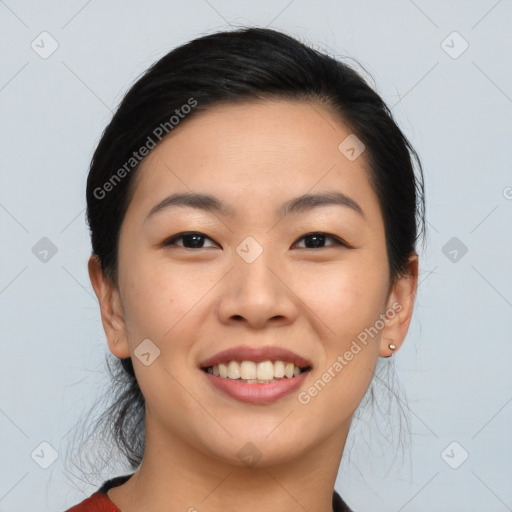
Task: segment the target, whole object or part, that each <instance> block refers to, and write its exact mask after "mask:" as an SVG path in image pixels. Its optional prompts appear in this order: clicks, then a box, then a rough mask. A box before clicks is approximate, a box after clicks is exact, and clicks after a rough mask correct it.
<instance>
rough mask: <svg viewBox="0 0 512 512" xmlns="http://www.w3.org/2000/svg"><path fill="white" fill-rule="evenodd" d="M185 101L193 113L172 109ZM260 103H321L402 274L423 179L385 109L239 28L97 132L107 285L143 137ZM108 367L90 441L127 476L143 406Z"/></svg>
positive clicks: (276, 42) (300, 54) (328, 64)
mask: <svg viewBox="0 0 512 512" xmlns="http://www.w3.org/2000/svg"><path fill="white" fill-rule="evenodd" d="M191 99H193V101H194V102H195V103H194V105H195V106H194V108H190V109H187V110H184V109H182V107H183V106H184V105H191V104H192V102H191ZM266 99H284V100H291V101H306V102H313V101H314V102H321V103H322V104H324V105H325V107H327V108H328V109H329V110H330V111H331V112H333V113H334V114H337V116H338V117H339V119H340V121H341V122H342V123H344V124H345V125H346V126H347V127H348V128H349V129H350V131H351V132H352V133H354V134H355V135H356V136H357V137H358V138H359V139H360V140H361V141H362V142H363V143H364V145H365V147H366V150H365V155H366V158H367V159H368V162H369V167H370V168H369V169H368V172H369V178H370V182H371V184H372V186H373V188H374V190H375V192H376V194H377V196H378V199H379V203H380V207H381V211H382V216H383V220H384V226H385V235H386V248H387V255H388V263H389V276H390V282H393V281H394V280H396V279H397V278H398V277H399V276H400V275H402V274H403V273H404V272H405V271H406V270H407V264H408V258H409V256H410V255H411V254H412V253H413V252H415V251H416V244H417V242H418V240H419V238H420V236H421V235H423V236H424V234H425V204H424V184H423V170H422V166H421V162H420V160H419V158H418V155H417V154H416V152H415V150H414V149H413V147H412V145H411V144H410V143H409V141H408V139H407V138H406V137H405V136H404V134H403V133H402V132H401V130H400V129H399V127H398V126H397V124H396V123H395V121H394V120H393V117H392V114H391V112H390V110H389V109H388V107H387V106H386V105H385V103H384V102H383V100H382V99H381V97H380V96H379V95H378V94H377V93H376V92H375V91H374V90H373V89H372V88H371V87H370V86H369V85H368V84H367V82H366V81H365V80H364V79H363V78H362V76H361V75H360V74H359V73H358V72H357V71H356V70H355V69H353V68H351V67H349V66H348V65H347V64H345V63H343V62H342V61H341V60H338V59H336V58H334V57H331V56H329V55H327V54H324V53H321V52H319V51H317V50H315V49H312V48H310V47H308V46H307V45H305V44H303V43H301V42H299V41H298V40H297V39H295V38H293V37H290V36H288V35H286V34H284V33H282V32H278V31H274V30H270V29H264V28H243V29H237V30H233V31H227V32H219V33H215V34H211V35H207V36H204V37H200V38H197V39H195V40H193V41H191V42H188V43H186V44H184V45H182V46H180V47H178V48H176V49H174V50H172V51H170V52H169V53H168V54H166V55H165V56H164V57H162V58H161V59H160V60H158V61H157V62H156V63H155V64H153V65H152V66H151V67H150V68H149V69H148V70H147V71H146V72H145V73H144V74H143V75H142V76H141V77H140V78H139V79H138V80H137V82H136V83H135V84H134V85H133V86H132V87H131V89H130V90H129V91H128V93H127V94H126V95H125V97H124V99H123V100H122V101H121V103H120V105H119V107H118V109H117V111H116V112H115V114H114V116H113V118H112V120H111V121H110V123H109V124H108V126H107V127H106V128H105V130H104V132H103V135H102V137H101V140H100V142H99V144H98V146H97V148H96V150H95V152H94V155H93V158H92V162H91V167H90V171H89V175H88V180H87V220H88V224H89V227H90V233H91V243H92V252H93V254H95V255H97V256H98V258H99V260H100V261H101V266H102V269H103V272H104V274H105V275H106V276H107V277H108V278H109V279H110V280H111V282H112V283H113V284H114V285H116V286H117V285H118V275H117V256H118V252H117V251H118V240H119V233H120V229H121V224H122V222H123V219H124V216H125V213H126V211H127V208H128V205H129V203H130V201H131V198H132V196H133V192H134V180H135V178H136V175H137V170H138V165H137V164H136V162H134V161H133V155H134V152H136V151H137V150H138V149H139V148H141V147H143V146H145V145H146V146H147V144H148V137H150V138H152V139H153V140H154V139H155V133H160V132H158V131H157V132H155V130H157V128H158V127H159V126H160V127H161V126H169V120H170V119H171V117H172V116H175V117H176V116H177V115H178V114H182V115H180V116H179V117H180V120H179V124H176V126H175V127H174V128H172V129H174V130H179V129H180V125H181V123H183V122H187V121H188V120H189V119H192V118H193V117H194V115H196V113H197V112H200V111H205V110H207V109H208V108H210V107H213V106H217V105H221V104H223V103H233V102H244V101H246V102H248V101H255V100H259V101H264V100H266ZM186 112H188V113H186ZM185 113H186V115H184V114H185ZM166 131H167V130H166ZM162 140H163V138H162ZM156 142H157V143H156V146H157V145H158V143H159V142H160V139H159V140H157V141H156ZM340 142H341V141H340ZM127 162H131V163H130V166H128V167H127V165H126V164H127ZM121 169H124V172H121V171H120V170H121ZM415 169H416V171H415ZM116 176H117V177H116ZM120 176H121V179H119V178H120ZM106 183H111V185H110V186H109V187H105V184H106ZM107 188H108V191H107ZM108 357H111V358H113V356H111V355H110V354H109V356H108ZM388 362H389V361H388ZM388 362H386V364H387V363H388ZM113 363H114V365H113V366H112V365H109V368H111V370H112V376H113V381H112V382H113V389H114V394H113V399H112V401H111V404H110V406H109V407H108V408H107V410H106V411H105V413H104V414H103V415H102V416H101V417H100V423H101V424H102V425H103V428H99V430H98V432H101V438H102V442H104V443H110V444H117V447H118V448H119V450H120V451H121V453H122V454H124V456H125V457H126V460H127V461H128V462H129V464H130V465H131V466H132V467H133V468H135V467H137V466H138V465H139V464H140V462H141V461H142V457H143V453H144V437H145V432H144V397H143V396H142V393H141V392H140V389H139V387H138V385H137V381H136V379H135V374H134V371H133V366H132V363H131V360H130V359H129V358H128V359H124V360H119V359H116V358H114V360H113ZM369 393H370V394H371V393H373V390H370V391H369ZM106 426H108V428H105V427H106Z"/></svg>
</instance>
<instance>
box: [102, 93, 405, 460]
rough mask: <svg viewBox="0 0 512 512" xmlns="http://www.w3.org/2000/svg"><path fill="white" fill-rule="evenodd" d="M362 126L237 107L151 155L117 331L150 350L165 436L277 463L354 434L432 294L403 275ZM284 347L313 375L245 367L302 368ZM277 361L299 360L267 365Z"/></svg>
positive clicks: (126, 247) (317, 110)
mask: <svg viewBox="0 0 512 512" xmlns="http://www.w3.org/2000/svg"><path fill="white" fill-rule="evenodd" d="M349 136H351V133H350V131H349V130H348V129H347V128H346V127H345V126H344V125H343V124H342V123H341V122H340V121H339V119H337V118H334V117H333V116H332V115H331V114H330V113H329V111H327V110H326V109H325V108H324V107H323V106H321V105H320V104H307V103H299V102H286V101H267V102H261V103H244V104H238V105H229V106H225V105H223V106H218V107H215V108H212V109H210V110H208V111H205V112H202V113H198V114H196V115H195V116H194V117H193V118H191V119H190V120H186V121H185V122H183V124H182V125H181V126H178V127H176V128H175V131H174V132H172V133H171V135H170V136H169V137H168V138H167V139H165V140H164V141H163V142H162V143H161V144H160V145H159V146H158V147H157V148H156V149H155V150H154V151H153V152H152V153H150V155H149V156H148V157H147V158H146V159H145V160H144V161H143V163H142V165H141V167H140V169H139V174H138V176H137V181H136V188H135V192H134V195H133V199H132V201H131V203H130V205H129V208H128V211H127V213H126V217H125V219H124V221H123V225H122V229H121V233H120V241H119V260H118V261H119V282H118V283H119V288H118V289H113V301H112V304H113V305H114V306H113V309H114V311H115V321H112V322H111V323H110V324H109V325H106V327H105V328H106V330H107V336H108V337H109V338H110V337H112V338H115V337H119V342H118V343H117V344H116V345H114V344H113V343H111V341H109V343H110V347H111V350H112V352H113V353H114V354H115V355H117V356H118V357H128V356H131V357H132V359H133V364H134V368H135V371H136V376H137V380H138V382H139V385H140V388H141V390H142V393H143V395H144V397H145V400H146V408H147V409H146V420H147V422H148V423H147V425H148V431H150V432H151V433H152V434H151V435H152V436H153V438H154V437H155V436H157V437H158V438H159V442H160V443H161V444H160V445H161V446H162V445H165V443H167V442H168V443H176V442H181V443H183V444H184V445H187V446H188V447H191V448H193V449H196V450H198V451H199V452H200V453H203V454H205V455H208V456H212V457H214V458H217V459H222V460H225V461H230V462H232V463H235V464H243V463H246V462H247V460H250V458H251V457H252V460H256V459H259V462H258V464H259V465H260V466H261V465H265V464H273V463H277V462H283V461H286V460H289V459H290V458H295V457H298V456H302V455H305V454H306V453H308V450H311V449H313V448H315V447H318V446H320V445H321V444H322V443H327V442H335V443H337V444H336V446H338V447H341V448H342V447H343V444H344V442H345V437H346V433H347V431H348V427H349V425H350V419H351V417H352V414H353V413H354V411H355V409H356V408H357V406H358V404H359V402H360V401H361V399H362V397H363V396H364V394H365V392H366V390H367V388H368V386H369V383H370V381H371V378H372V375H373V372H374V369H375V365H376V362H377V359H378V357H379V356H388V355H390V354H391V350H390V349H389V348H388V345H389V343H394V344H395V345H396V346H397V347H399V346H400V343H401V342H402V340H403V338H404V337H405V334H406V331H407V328H408V323H409V319H410V312H411V308H412V306H411V300H412V298H413V295H414V294H413V292H414V289H415V283H414V279H412V278H402V279H401V280H399V282H398V284H397V285H395V286H393V287H390V275H389V268H388V260H387V255H386V244H385V234H384V224H383V219H382V215H381V211H380V207H379V203H378V200H377V196H376V195H375V192H374V191H373V189H372V187H371V186H370V183H369V175H368V167H367V160H366V154H365V152H364V151H363V152H362V153H361V154H360V155H359V156H357V155H358V152H359V151H360V150H361V149H362V147H361V146H358V145H357V140H354V139H353V135H352V136H351V138H349V139H347V137H349ZM340 144H341V146H340ZM351 148H353V149H354V151H352V150H351ZM180 194H187V195H190V196H192V195H201V196H208V198H207V199H203V200H200V199H196V200H189V201H188V202H187V201H183V200H181V201H176V197H178V196H176V195H180ZM336 194H337V196H336ZM172 196H175V202H174V203H173V202H172V201H168V202H167V203H166V198H169V197H172ZM308 196H313V197H311V198H310V199H307V197H308ZM317 196H318V197H317ZM323 196H325V197H324V198H323V199H322V197H323ZM301 197H302V200H301V201H298V199H299V198H301ZM334 199H336V200H334ZM104 200H108V197H107V198H105V199H104ZM157 205H159V206H157ZM183 233H185V234H187V235H186V236H185V237H182V236H180V235H183ZM191 234H192V235H191ZM306 235H307V236H306ZM116 304H117V306H116ZM111 320H112V319H111ZM104 324H105V319H104ZM107 324H108V322H107ZM144 340H145V341H144ZM141 343H142V344H141ZM139 345H140V346H139ZM240 347H245V348H248V349H249V350H248V351H247V352H245V353H241V352H237V349H239V348H240ZM269 347H271V348H273V349H275V351H274V352H272V351H270V352H265V351H262V349H265V350H266V349H268V348H269ZM230 349H234V350H235V351H234V352H233V353H231V354H224V355H222V354H221V355H220V358H218V360H217V361H215V360H211V358H212V357H214V356H216V355H217V354H219V353H220V352H223V351H226V350H230ZM250 349H252V350H250ZM278 349H284V350H286V351H289V352H292V353H293V354H295V355H296V356H297V359H295V362H296V363H298V366H300V367H302V369H307V371H304V372H303V373H301V374H300V376H296V377H286V376H283V377H282V378H280V379H279V380H277V382H274V383H247V382H240V381H235V379H234V378H231V377H237V376H238V375H237V371H238V369H239V368H240V371H241V372H242V377H244V376H245V377H246V378H248V379H250V378H254V377H261V378H263V379H264V380H268V379H270V378H271V376H272V375H273V374H272V371H274V372H276V373H275V375H278V376H281V375H282V373H283V371H286V369H287V366H288V371H290V370H291V369H292V368H293V367H292V366H290V364H289V363H292V362H294V357H295V356H294V355H293V354H289V353H279V352H277V350H278ZM300 358H302V361H300ZM208 360H210V361H208ZM268 360H270V361H276V360H279V361H283V362H284V363H285V365H284V370H283V365H282V364H281V363H277V364H275V363H274V364H273V365H272V364H269V363H268V362H267V363H262V364H259V365H258V363H261V362H262V361H268ZM230 361H239V362H240V361H245V362H244V363H243V364H241V365H237V364H235V363H230ZM215 362H222V363H224V364H225V365H226V366H227V368H226V367H223V366H218V365H216V364H213V363H215ZM208 363H212V364H208ZM229 363H230V364H229ZM205 366H215V367H216V368H212V369H211V370H210V371H212V372H215V374H217V373H219V372H223V373H224V372H226V371H227V372H231V373H228V376H227V377H223V376H221V375H219V376H217V375H215V374H212V373H208V370H206V369H205V368H204V367H205ZM295 371H296V372H297V370H295ZM254 372H256V374H254ZM258 372H259V373H258ZM268 372H270V373H268ZM224 374H225V373H224ZM247 443H252V444H250V445H249V444H247ZM244 457H249V459H246V458H244Z"/></svg>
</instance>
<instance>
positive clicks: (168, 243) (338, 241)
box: [162, 231, 351, 251]
mask: <svg viewBox="0 0 512 512" xmlns="http://www.w3.org/2000/svg"><path fill="white" fill-rule="evenodd" d="M318 235H320V236H323V237H325V238H330V239H332V240H334V242H335V243H334V244H332V245H331V246H336V245H337V246H341V247H345V248H347V249H350V248H351V246H350V245H349V244H347V243H346V242H345V241H343V240H342V239H341V238H339V237H337V236H335V235H331V234H329V233H324V232H322V231H313V232H311V233H307V234H305V235H302V236H301V237H300V238H298V239H297V241H296V242H294V245H295V244H296V243H297V242H298V241H300V240H302V239H304V238H306V237H310V236H318ZM186 236H199V237H202V238H207V239H209V240H212V239H211V238H210V237H209V236H206V235H205V234H203V233H199V232H195V231H188V232H184V233H178V234H176V235H174V236H172V237H171V238H169V239H167V240H166V241H165V242H163V244H162V245H164V246H166V247H168V246H172V245H176V244H175V242H176V240H180V239H183V238H184V237H186ZM212 241H213V240H212ZM178 247H183V248H184V249H190V250H198V249H207V247H195V248H194V247H184V246H178ZM328 247H330V246H327V247H319V248H316V249H314V248H308V247H301V249H309V250H310V251H316V250H319V249H327V248H328Z"/></svg>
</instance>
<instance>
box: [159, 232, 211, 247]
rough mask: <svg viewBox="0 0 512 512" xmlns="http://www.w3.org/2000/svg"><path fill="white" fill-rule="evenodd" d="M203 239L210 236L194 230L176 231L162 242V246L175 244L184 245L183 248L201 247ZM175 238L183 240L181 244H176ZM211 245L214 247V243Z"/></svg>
mask: <svg viewBox="0 0 512 512" xmlns="http://www.w3.org/2000/svg"><path fill="white" fill-rule="evenodd" d="M205 239H207V240H210V241H211V238H209V237H207V236H206V235H204V234H203V233H196V232H188V233H178V234H177V235H174V236H172V237H171V238H169V239H167V240H166V241H165V242H163V244H162V245H164V246H171V245H176V246H178V247H184V248H185V249H203V248H204V247H205V246H204V241H205ZM177 240H183V245H180V244H177V243H176V241H177ZM212 247H216V245H215V244H214V245H212Z"/></svg>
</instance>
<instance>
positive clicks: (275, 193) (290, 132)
mask: <svg viewBox="0 0 512 512" xmlns="http://www.w3.org/2000/svg"><path fill="white" fill-rule="evenodd" d="M353 136H354V135H353V134H351V132H350V130H349V129H348V128H347V127H346V126H345V125H344V124H343V123H342V121H341V120H340V119H339V118H338V117H336V116H334V115H333V114H332V113H331V112H330V111H329V110H327V108H326V107H325V106H323V105H321V104H320V103H311V102H308V103H306V102H295V101H294V102H292V101H284V100H272V101H262V102H250V103H238V104H234V105H233V104H228V105H226V104H223V105H218V106H215V107H212V108H209V109H208V110H206V111H203V112H198V113H195V114H194V116H193V117H192V118H191V119H189V120H187V119H185V121H184V122H182V124H181V125H180V126H178V127H176V128H175V131H173V132H171V133H170V135H168V136H167V138H166V139H164V140H163V141H162V142H161V143H160V144H159V145H158V146H157V147H156V148H155V149H154V150H153V151H152V152H151V153H150V154H149V155H148V157H146V158H145V160H144V161H143V162H142V164H141V165H140V167H139V171H138V173H137V177H136V182H135V192H134V195H133V199H132V203H134V204H133V205H131V206H130V207H131V208H132V207H133V208H136V209H138V210H140V211H141V212H142V211H145V212H146V214H147V213H148V212H149V210H151V208H152V207H153V206H154V205H155V203H156V202H158V201H159V200H162V199H163V198H165V197H166V196H168V195H169V194H170V193H174V192H177V191H178V192H200V193H208V194H211V195H214V196H215V197H218V198H219V199H221V200H223V201H225V202H226V203H229V204H231V205H235V206H234V208H235V211H242V210H252V211H253V212H254V211H259V212H261V211H262V210H264V209H265V208H267V207H268V210H269V212H270V211H272V213H273V212H274V210H275V205H276V204H278V203H279V204H281V203H282V202H284V201H285V200H286V198H287V197H288V196H289V197H296V196H297V195H300V194H306V193H314V192H315V191H317V190H322V191H325V190H336V191H339V192H342V193H344V194H346V195H348V196H350V197H352V198H353V199H354V200H356V201H357V202H358V203H359V204H360V205H361V206H362V207H363V209H364V210H365V211H366V210H368V211H369V213H370V214H371V213H372V210H373V213H374V214H375V213H377V210H378V204H377V198H376V196H375V194H374V191H373V189H372V188H371V186H370V184H369V179H368V176H369V175H368V167H367V161H366V158H365V154H364V152H363V153H362V154H361V155H360V156H359V157H357V158H355V159H349V158H347V153H346V152H344V151H343V150H344V149H345V146H346V143H345V142H344V141H346V140H347V138H348V140H349V141H350V140H351V139H350V137H353ZM340 144H341V150H340ZM376 209H377V210H376Z"/></svg>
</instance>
